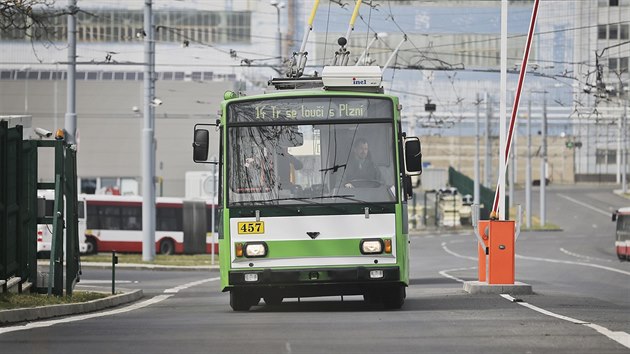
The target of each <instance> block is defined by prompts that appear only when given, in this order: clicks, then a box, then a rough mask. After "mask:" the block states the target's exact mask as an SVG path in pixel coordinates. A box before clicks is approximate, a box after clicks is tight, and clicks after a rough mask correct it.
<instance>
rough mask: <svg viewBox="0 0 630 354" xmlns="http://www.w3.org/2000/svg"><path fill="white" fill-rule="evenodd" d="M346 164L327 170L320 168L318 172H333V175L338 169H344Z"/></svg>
mask: <svg viewBox="0 0 630 354" xmlns="http://www.w3.org/2000/svg"><path fill="white" fill-rule="evenodd" d="M346 165H347V164H343V165H335V166H332V167H328V168H322V169H320V170H319V172H328V171H333V173H335V172H337V170H339V169H340V168H342V167H343V168H345V167H346Z"/></svg>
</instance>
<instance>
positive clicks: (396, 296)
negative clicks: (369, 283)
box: [363, 285, 407, 310]
mask: <svg viewBox="0 0 630 354" xmlns="http://www.w3.org/2000/svg"><path fill="white" fill-rule="evenodd" d="M406 297H407V292H406V289H405V287H404V286H402V285H395V286H389V287H386V288H381V289H371V290H368V291H367V292H366V293H365V294H363V299H364V300H365V302H367V303H368V304H370V305H376V304H379V303H381V304H382V305H383V306H384V307H385V308H386V309H391V310H396V309H399V308H401V307H402V306H403V304H404V303H405V298H406Z"/></svg>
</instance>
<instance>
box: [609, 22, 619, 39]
mask: <svg viewBox="0 0 630 354" xmlns="http://www.w3.org/2000/svg"><path fill="white" fill-rule="evenodd" d="M617 34H618V30H617V25H611V26H608V39H617Z"/></svg>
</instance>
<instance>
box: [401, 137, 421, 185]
mask: <svg viewBox="0 0 630 354" xmlns="http://www.w3.org/2000/svg"><path fill="white" fill-rule="evenodd" d="M403 150H404V153H405V174H406V175H408V176H417V175H420V174H422V148H421V145H420V139H418V138H416V137H410V138H405V145H404V148H403Z"/></svg>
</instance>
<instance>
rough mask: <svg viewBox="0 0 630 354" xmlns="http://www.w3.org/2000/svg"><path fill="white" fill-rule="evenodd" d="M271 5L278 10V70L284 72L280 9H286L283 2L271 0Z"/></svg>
mask: <svg viewBox="0 0 630 354" xmlns="http://www.w3.org/2000/svg"><path fill="white" fill-rule="evenodd" d="M269 4H270V5H271V6H273V7H275V8H276V10H277V18H278V26H277V27H276V30H277V32H276V39H277V41H278V70H282V33H281V32H280V9H282V8H284V7H285V4H284V3H283V2H280V3H279V2H278V0H271V1H270V2H269Z"/></svg>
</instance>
